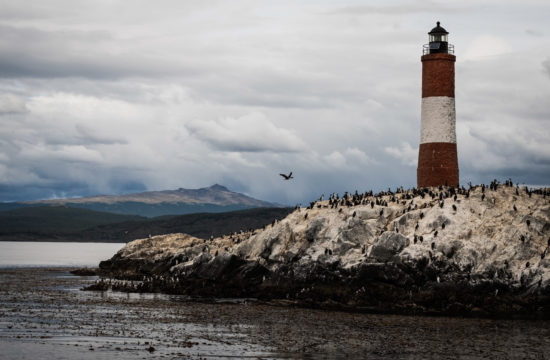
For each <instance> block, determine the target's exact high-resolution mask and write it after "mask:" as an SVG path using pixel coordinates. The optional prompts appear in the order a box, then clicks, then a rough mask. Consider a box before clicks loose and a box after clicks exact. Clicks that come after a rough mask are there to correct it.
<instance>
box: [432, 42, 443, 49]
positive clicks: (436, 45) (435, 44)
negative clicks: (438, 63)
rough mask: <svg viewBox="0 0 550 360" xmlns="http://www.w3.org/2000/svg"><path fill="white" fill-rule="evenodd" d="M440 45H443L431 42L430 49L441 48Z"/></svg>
mask: <svg viewBox="0 0 550 360" xmlns="http://www.w3.org/2000/svg"><path fill="white" fill-rule="evenodd" d="M440 46H441V44H440V43H438V42H436V43H431V44H430V49H432V50H437V49H439V47H440Z"/></svg>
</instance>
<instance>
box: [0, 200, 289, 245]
mask: <svg viewBox="0 0 550 360" xmlns="http://www.w3.org/2000/svg"><path fill="white" fill-rule="evenodd" d="M290 211H291V209H289V208H255V209H247V210H240V211H233V212H227V213H201V214H188V215H177V216H163V217H158V218H153V219H148V218H144V217H140V216H135V215H118V214H112V213H105V212H97V211H92V210H87V209H78V208H71V207H60V206H41V207H30V208H21V209H16V210H10V211H2V212H0V241H2V240H3V241H83V242H128V241H131V240H134V239H136V238H140V237H147V236H149V235H159V234H166V233H172V232H185V233H189V234H192V235H193V236H197V237H203V238H209V237H210V236H220V235H223V234H228V233H232V232H236V231H237V232H238V231H240V230H247V229H250V228H256V227H262V226H264V225H266V224H270V223H271V222H272V221H273V220H275V219H281V218H284V217H285V216H286V215H287V214H288V213H289V212H290Z"/></svg>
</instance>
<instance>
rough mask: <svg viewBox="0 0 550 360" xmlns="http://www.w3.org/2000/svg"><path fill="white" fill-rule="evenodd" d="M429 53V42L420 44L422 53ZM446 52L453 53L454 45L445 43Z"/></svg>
mask: <svg viewBox="0 0 550 360" xmlns="http://www.w3.org/2000/svg"><path fill="white" fill-rule="evenodd" d="M429 53H430V44H424V45H422V55H428V54H429ZM447 54H451V55H454V54H455V46H454V45H453V44H447Z"/></svg>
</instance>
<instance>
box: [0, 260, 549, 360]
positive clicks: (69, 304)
mask: <svg viewBox="0 0 550 360" xmlns="http://www.w3.org/2000/svg"><path fill="white" fill-rule="evenodd" d="M70 270H71V269H68V268H60V269H44V268H35V269H11V270H10V269H8V270H6V269H4V270H0V349H1V351H0V359H36V358H51V359H54V358H55V359H112V358H117V359H151V358H155V359H156V358H160V359H201V358H203V359H219V358H252V359H294V358H295V359H303V358H306V359H340V358H369V359H384V358H392V359H426V358H431V359H456V358H461V359H477V358H492V359H506V358H509V359H529V358H531V359H550V355H549V354H550V321H548V320H545V321H542V320H541V321H535V320H490V319H462V318H447V317H417V316H397V315H373V314H360V313H346V312H334V311H320V310H311V309H302V308H294V307H284V306H270V305H265V304H259V303H256V302H254V301H235V302H234V303H231V301H229V300H228V301H224V302H221V303H204V302H196V301H189V300H188V299H186V298H184V297H178V296H167V295H161V294H127V293H114V292H84V291H80V290H79V289H80V288H82V287H83V286H85V285H87V284H90V283H91V282H93V281H94V280H95V278H94V277H78V276H73V275H71V274H70V273H69V271H70Z"/></svg>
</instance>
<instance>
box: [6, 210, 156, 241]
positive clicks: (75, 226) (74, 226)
mask: <svg viewBox="0 0 550 360" xmlns="http://www.w3.org/2000/svg"><path fill="white" fill-rule="evenodd" d="M136 220H145V218H144V217H141V216H136V215H119V214H111V213H105V212H98V211H93V210H88V209H75V208H71V207H67V206H37V207H24V208H19V209H13V210H8V211H0V238H1V237H2V236H4V235H6V234H14V233H25V232H31V233H32V232H36V233H69V232H76V231H81V230H84V229H87V228H90V227H94V226H98V225H105V224H112V223H119V222H124V221H136Z"/></svg>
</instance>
